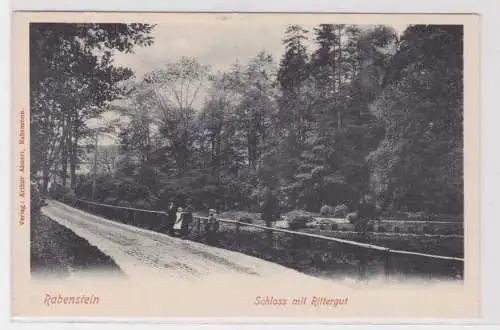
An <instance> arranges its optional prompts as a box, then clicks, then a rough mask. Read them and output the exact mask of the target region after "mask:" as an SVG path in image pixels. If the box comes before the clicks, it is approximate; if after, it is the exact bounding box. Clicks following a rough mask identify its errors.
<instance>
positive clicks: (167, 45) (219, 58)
mask: <svg viewBox="0 0 500 330" xmlns="http://www.w3.org/2000/svg"><path fill="white" fill-rule="evenodd" d="M317 25H318V24H314V25H302V26H303V27H305V28H306V29H308V30H309V31H311V32H312V30H313V28H314V27H315V26H317ZM406 26H407V25H392V27H393V28H394V29H395V30H396V31H397V32H399V33H401V32H402V31H403V30H404V29H405V28H406ZM286 28H287V24H282V23H278V24H269V23H267V24H255V23H254V22H244V23H226V24H225V23H224V22H215V23H214V22H212V21H208V22H201V23H200V24H193V23H192V22H189V21H187V20H186V21H185V22H175V23H173V24H160V25H157V26H156V28H155V30H154V32H153V34H152V35H153V37H154V44H153V45H152V46H149V47H144V48H137V49H136V51H135V53H134V54H117V55H116V56H115V62H116V64H118V65H124V66H127V67H129V68H131V69H133V70H134V72H135V73H136V76H137V78H138V79H140V78H142V76H143V74H144V73H146V72H149V71H151V70H153V69H155V68H157V67H160V66H161V65H162V63H165V62H171V61H176V60H177V59H179V58H180V57H181V56H193V57H197V58H198V59H199V61H200V62H201V63H203V64H206V65H210V66H212V68H213V69H214V71H217V70H226V69H228V68H229V67H230V66H231V64H233V63H234V62H235V61H236V60H238V61H239V62H241V63H246V62H247V61H248V60H249V59H250V58H252V57H254V56H255V55H256V54H257V53H259V52H260V51H265V52H267V53H270V54H271V55H273V57H274V59H275V61H279V59H280V58H281V56H282V54H283V52H284V47H283V44H282V40H283V38H284V33H285V30H286Z"/></svg>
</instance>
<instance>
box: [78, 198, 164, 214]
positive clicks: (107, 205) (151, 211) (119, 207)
mask: <svg viewBox="0 0 500 330" xmlns="http://www.w3.org/2000/svg"><path fill="white" fill-rule="evenodd" d="M72 199H74V200H77V201H80V202H83V203H87V204H92V205H99V206H105V207H111V208H117V209H124V210H133V211H141V212H149V213H157V214H166V212H163V211H156V210H146V209H137V208H133V207H126V206H118V205H111V204H102V203H97V202H92V201H86V200H84V199H80V198H75V197H72Z"/></svg>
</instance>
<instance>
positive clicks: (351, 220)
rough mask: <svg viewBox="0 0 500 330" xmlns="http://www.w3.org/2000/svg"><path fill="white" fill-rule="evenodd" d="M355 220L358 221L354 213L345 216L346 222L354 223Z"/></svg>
mask: <svg viewBox="0 0 500 330" xmlns="http://www.w3.org/2000/svg"><path fill="white" fill-rule="evenodd" d="M357 219H358V214H357V213H356V212H352V213H348V214H347V215H346V220H347V221H349V222H350V223H355V222H356V220H357Z"/></svg>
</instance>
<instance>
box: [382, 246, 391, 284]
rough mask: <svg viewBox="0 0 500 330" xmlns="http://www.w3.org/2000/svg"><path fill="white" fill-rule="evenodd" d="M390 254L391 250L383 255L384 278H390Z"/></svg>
mask: <svg viewBox="0 0 500 330" xmlns="http://www.w3.org/2000/svg"><path fill="white" fill-rule="evenodd" d="M389 254H390V250H389V249H387V250H384V252H383V253H382V256H383V258H384V276H385V277H388V276H389V274H390V264H389V260H390V258H389Z"/></svg>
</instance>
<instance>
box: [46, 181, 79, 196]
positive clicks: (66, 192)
mask: <svg viewBox="0 0 500 330" xmlns="http://www.w3.org/2000/svg"><path fill="white" fill-rule="evenodd" d="M49 196H50V197H52V198H54V199H61V198H63V197H64V196H74V193H73V190H72V189H71V188H70V187H66V186H62V185H60V184H58V183H53V184H52V186H51V187H50V190H49Z"/></svg>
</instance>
